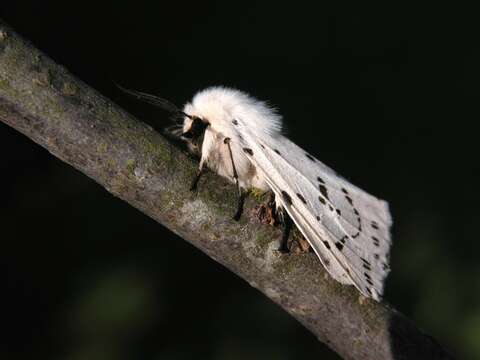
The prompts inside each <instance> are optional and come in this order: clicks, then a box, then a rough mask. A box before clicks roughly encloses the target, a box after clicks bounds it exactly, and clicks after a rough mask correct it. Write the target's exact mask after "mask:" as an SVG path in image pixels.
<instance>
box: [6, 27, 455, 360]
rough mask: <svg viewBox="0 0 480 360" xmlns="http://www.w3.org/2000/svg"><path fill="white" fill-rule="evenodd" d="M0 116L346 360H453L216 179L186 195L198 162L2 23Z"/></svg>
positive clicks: (203, 182)
mask: <svg viewBox="0 0 480 360" xmlns="http://www.w3.org/2000/svg"><path fill="white" fill-rule="evenodd" d="M0 120H1V121H3V122H5V123H6V124H8V125H10V126H12V127H14V128H15V129H17V130H18V131H20V132H22V133H23V134H25V135H26V136H28V137H29V138H30V139H32V140H33V141H35V142H36V143H38V144H39V145H41V146H43V147H44V148H46V149H47V150H48V151H50V152H51V153H52V154H53V155H55V156H57V157H58V158H60V159H62V160H63V161H65V162H67V163H68V164H70V165H72V166H74V167H75V168H77V169H78V170H80V171H81V172H83V173H85V174H86V175H87V176H89V177H91V178H92V179H94V180H95V181H97V182H98V183H99V184H101V185H102V186H104V187H105V189H107V190H108V191H109V192H111V193H112V194H113V195H115V196H118V197H119V198H121V199H123V200H124V201H126V202H128V203H129V204H131V205H132V206H134V207H136V208H137V209H139V210H140V211H142V212H144V213H145V214H146V215H148V216H150V217H151V218H153V219H155V220H156V221H158V222H159V223H161V224H162V225H164V226H166V227H167V228H169V229H170V230H172V231H173V232H175V233H176V234H178V235H180V236H181V237H183V238H184V239H185V240H187V241H189V242H190V243H192V244H193V245H195V246H196V247H197V248H199V249H200V250H202V251H204V252H205V253H207V254H208V255H209V256H210V257H211V258H213V259H214V260H216V261H218V262H220V263H221V264H223V265H225V266H226V267H227V268H228V269H230V270H231V271H232V272H234V273H236V274H237V275H239V276H240V277H242V278H243V279H245V280H246V281H247V282H248V283H249V284H250V285H252V286H254V287H255V288H257V289H258V290H260V291H261V292H262V293H264V294H265V295H266V296H268V297H269V298H270V299H272V300H273V301H274V302H276V303H277V304H278V305H280V306H281V307H282V308H283V309H285V311H287V312H289V313H290V314H291V315H292V316H294V317H295V318H296V319H297V320H298V321H300V322H301V323H302V324H303V325H304V326H305V327H306V328H308V329H309V330H310V331H311V332H312V333H314V334H315V336H316V337H317V338H318V339H319V340H320V341H322V342H323V343H325V344H327V345H328V346H329V347H330V348H332V349H333V350H334V351H336V352H337V353H338V354H340V356H342V357H343V358H345V359H356V360H360V359H384V360H388V359H422V360H426V359H451V358H452V357H451V356H450V355H449V354H448V353H447V352H445V351H444V350H443V349H442V348H441V346H439V345H438V344H437V343H436V341H435V340H433V339H432V338H430V337H429V336H427V335H425V334H423V333H422V332H421V331H420V330H418V329H417V328H416V327H415V326H414V325H413V324H412V323H411V322H410V321H409V320H408V319H406V318H405V317H404V316H403V315H401V314H400V313H398V312H397V311H395V310H394V309H393V308H392V307H390V306H389V305H386V304H379V303H376V302H374V301H372V300H365V301H359V293H358V292H357V291H356V290H355V289H354V288H353V287H350V286H342V285H340V284H338V283H337V282H335V281H334V280H332V279H331V278H330V277H329V276H327V274H326V273H325V271H324V270H323V268H322V266H321V265H320V263H319V261H318V260H317V258H316V257H315V255H314V254H313V253H307V254H301V255H283V254H279V253H278V252H277V251H276V249H277V248H278V245H279V239H280V237H281V234H280V230H279V229H276V228H273V227H271V226H267V225H263V224H261V223H260V222H259V221H258V220H257V217H256V215H255V214H254V211H253V208H254V205H255V204H256V201H255V200H254V199H252V198H250V199H249V200H248V201H247V204H246V207H245V213H244V216H243V218H242V220H241V221H240V222H235V221H233V220H232V219H231V217H232V215H233V213H234V211H235V205H236V202H235V193H236V192H235V189H234V187H233V186H232V185H230V184H227V183H226V182H225V181H223V180H222V179H220V178H218V177H217V176H215V175H213V174H207V175H205V177H204V178H202V179H201V181H200V184H199V192H198V194H197V195H193V194H191V193H190V192H189V191H188V187H189V183H190V181H191V179H192V178H193V177H194V174H195V171H196V166H197V164H196V163H195V162H194V161H193V160H192V159H190V158H189V157H188V156H186V155H185V154H184V153H183V152H182V151H180V150H178V149H177V148H175V147H174V146H172V144H170V143H169V142H168V141H167V140H166V139H165V138H163V137H162V136H161V135H159V134H158V133H157V132H155V131H154V130H153V129H151V128H150V127H149V126H147V125H145V124H144V123H142V122H141V121H139V120H137V119H135V118H133V117H132V116H131V115H129V114H128V113H127V112H125V111H124V110H122V109H121V108H119V107H118V106H117V105H115V104H114V103H112V102H111V101H110V100H108V99H106V98H105V97H103V96H102V95H100V94H99V93H97V92H96V91H95V90H93V89H91V88H89V87H88V86H87V85H86V84H84V83H82V82H81V81H79V80H78V79H75V78H74V77H73V76H72V75H71V74H70V73H68V71H67V70H66V69H65V68H63V67H62V66H59V65H57V64H55V63H54V62H53V61H52V60H50V59H49V58H48V57H47V56H45V55H44V54H43V53H41V52H40V51H39V50H37V49H35V48H34V47H33V46H32V45H31V44H30V43H29V42H28V41H26V40H24V39H22V38H21V37H20V36H18V35H17V34H16V33H15V32H14V31H13V30H12V29H11V28H9V27H8V26H7V25H6V24H5V23H4V22H2V21H1V20H0Z"/></svg>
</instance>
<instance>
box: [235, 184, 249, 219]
mask: <svg viewBox="0 0 480 360" xmlns="http://www.w3.org/2000/svg"><path fill="white" fill-rule="evenodd" d="M246 197H247V193H246V192H245V191H242V189H240V195H239V196H238V203H237V212H236V213H235V215H233V220H235V221H238V220H240V217H241V216H242V213H243V205H244V204H245V198H246Z"/></svg>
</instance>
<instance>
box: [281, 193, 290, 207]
mask: <svg viewBox="0 0 480 360" xmlns="http://www.w3.org/2000/svg"><path fill="white" fill-rule="evenodd" d="M282 196H283V199H284V200H285V201H286V202H287V204H288V205H292V197H291V196H290V195H288V193H287V192H286V191H284V190H282Z"/></svg>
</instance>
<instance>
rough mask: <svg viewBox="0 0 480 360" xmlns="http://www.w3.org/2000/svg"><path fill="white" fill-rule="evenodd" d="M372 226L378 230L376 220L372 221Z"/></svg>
mask: <svg viewBox="0 0 480 360" xmlns="http://www.w3.org/2000/svg"><path fill="white" fill-rule="evenodd" d="M372 228H374V229H375V230H378V224H377V222H376V221H372Z"/></svg>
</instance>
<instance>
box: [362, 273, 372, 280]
mask: <svg viewBox="0 0 480 360" xmlns="http://www.w3.org/2000/svg"><path fill="white" fill-rule="evenodd" d="M363 275H365V277H366V278H367V279H369V280H372V278H371V277H370V274H369V273H367V272H364V273H363Z"/></svg>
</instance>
